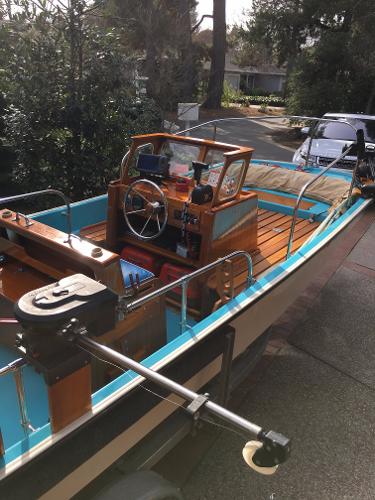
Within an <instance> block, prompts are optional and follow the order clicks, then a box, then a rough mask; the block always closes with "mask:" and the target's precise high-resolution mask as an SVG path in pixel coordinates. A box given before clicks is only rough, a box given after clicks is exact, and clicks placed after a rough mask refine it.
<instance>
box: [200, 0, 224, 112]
mask: <svg viewBox="0 0 375 500" xmlns="http://www.w3.org/2000/svg"><path fill="white" fill-rule="evenodd" d="M226 30H227V28H226V22H225V0H213V36H212V56H211V68H210V76H209V80H208V89H207V98H206V100H205V102H204V107H206V108H210V109H219V108H220V107H221V96H222V94H223V84H224V71H225V54H226V50H227V45H226Z"/></svg>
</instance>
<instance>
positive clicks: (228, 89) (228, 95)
mask: <svg viewBox="0 0 375 500" xmlns="http://www.w3.org/2000/svg"><path fill="white" fill-rule="evenodd" d="M241 97H242V92H240V91H238V90H235V89H234V88H233V87H232V85H230V84H229V83H228V82H227V81H226V80H224V84H223V95H222V98H221V104H222V106H224V107H228V106H229V105H230V104H231V103H235V102H238V99H240V98H241Z"/></svg>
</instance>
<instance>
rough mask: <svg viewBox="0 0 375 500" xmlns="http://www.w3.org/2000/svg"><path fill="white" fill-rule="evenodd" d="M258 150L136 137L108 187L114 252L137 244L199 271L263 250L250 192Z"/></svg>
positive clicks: (181, 139) (154, 136) (109, 229)
mask: <svg viewBox="0 0 375 500" xmlns="http://www.w3.org/2000/svg"><path fill="white" fill-rule="evenodd" d="M146 148H147V150H148V152H147V153H145V152H144V150H145V149H146ZM150 150H151V152H150ZM252 152H253V149H252V148H245V147H241V146H232V145H229V144H223V143H219V142H214V141H209V140H204V139H196V138H191V137H182V136H175V135H170V134H150V135H143V136H136V137H133V142H132V146H131V148H130V151H129V154H128V156H127V160H126V163H125V165H124V169H123V173H122V176H121V178H120V179H119V180H117V181H115V182H112V183H111V184H110V185H109V188H108V213H107V221H106V239H105V245H106V247H107V248H109V249H111V250H113V251H120V252H121V250H122V249H123V247H124V246H129V245H132V246H133V247H136V248H138V249H140V250H143V251H146V252H148V253H149V254H150V255H152V256H154V257H155V259H156V260H160V261H163V260H166V259H168V260H169V261H171V262H174V263H181V264H185V265H187V266H191V267H192V268H198V267H201V266H203V265H205V264H207V263H208V262H211V261H213V260H215V259H216V258H218V257H222V256H223V255H225V254H227V253H229V252H231V251H233V250H237V249H241V250H247V251H253V250H255V249H256V245H257V222H256V221H257V217H256V210H257V196H256V194H254V193H252V192H245V191H243V190H242V187H243V183H244V180H245V177H246V173H247V169H248V166H249V163H250V159H251V155H252ZM83 232H85V231H83Z"/></svg>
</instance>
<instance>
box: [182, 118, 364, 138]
mask: <svg viewBox="0 0 375 500" xmlns="http://www.w3.org/2000/svg"><path fill="white" fill-rule="evenodd" d="M240 120H241V121H248V122H253V121H255V122H258V121H259V122H260V121H263V120H297V121H301V120H304V121H312V120H314V121H320V122H340V123H345V124H346V125H348V127H351V128H352V129H353V130H354V131H355V132H356V131H357V129H356V128H355V127H354V126H353V125H352V124H351V123H349V122H348V121H346V120H342V119H340V120H333V119H332V118H318V117H316V116H298V115H279V116H274V115H266V116H253V117H251V118H249V117H246V118H240V117H232V118H216V119H215V120H209V121H208V122H204V123H199V124H198V125H195V126H194V127H190V128H188V129H185V130H180V131H179V132H176V133H175V134H174V135H182V134H185V133H187V132H191V131H192V130H196V129H198V128H201V127H206V126H207V125H213V124H214V123H219V122H229V121H240Z"/></svg>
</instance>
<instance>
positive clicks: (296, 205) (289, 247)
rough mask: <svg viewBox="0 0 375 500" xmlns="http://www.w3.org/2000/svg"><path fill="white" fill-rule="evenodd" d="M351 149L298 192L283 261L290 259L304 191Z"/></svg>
mask: <svg viewBox="0 0 375 500" xmlns="http://www.w3.org/2000/svg"><path fill="white" fill-rule="evenodd" d="M351 149H352V146H349V147H348V148H347V149H346V150H345V151H344V152H343V153H342V154H341V155H340V156H338V157H337V158H336V159H335V160H333V161H332V162H331V163H329V165H327V166H326V167H325V168H324V169H323V170H322V171H321V172H319V174H317V175H316V176H315V177H313V178H312V179H310V180H309V181H308V182H306V184H305V185H304V186H303V187H302V189H301V191H300V192H299V195H298V197H297V200H296V203H295V204H294V208H293V218H292V224H291V226H290V233H289V240H288V247H287V252H286V257H285V260H287V259H288V258H289V257H290V252H291V250H292V245H293V236H294V229H295V226H296V221H297V214H298V209H299V205H300V203H301V201H302V198H303V195H304V194H305V192H306V190H307V189H308V188H309V187H310V186H311V185H312V184H314V182H316V181H317V180H318V179H319V178H320V177H322V175H324V174H325V173H326V172H327V171H328V170H330V169H331V168H332V167H333V166H334V165H336V163H337V162H339V161H340V160H342V159H343V158H345V156H346V155H347V154H348V153H349V152H350V150H351ZM348 196H351V192H349V195H348Z"/></svg>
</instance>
